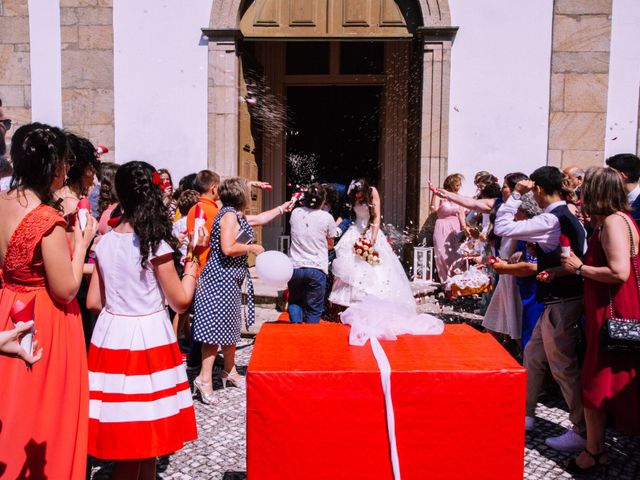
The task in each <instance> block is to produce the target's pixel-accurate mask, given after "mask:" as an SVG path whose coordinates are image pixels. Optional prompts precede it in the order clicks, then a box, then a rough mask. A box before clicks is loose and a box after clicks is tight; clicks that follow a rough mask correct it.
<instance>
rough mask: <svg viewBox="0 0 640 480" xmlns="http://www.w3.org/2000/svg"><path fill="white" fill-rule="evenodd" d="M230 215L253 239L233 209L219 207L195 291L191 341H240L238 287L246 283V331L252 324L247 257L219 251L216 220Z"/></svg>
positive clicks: (253, 310)
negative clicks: (207, 253) (205, 261)
mask: <svg viewBox="0 0 640 480" xmlns="http://www.w3.org/2000/svg"><path fill="white" fill-rule="evenodd" d="M229 212H233V213H235V214H236V216H237V218H238V223H239V224H240V229H241V230H242V231H244V232H245V233H246V234H247V235H249V236H250V237H251V240H252V241H253V239H254V233H253V229H252V228H251V227H250V226H249V224H248V223H247V220H246V219H245V218H244V217H243V216H242V215H240V214H239V213H238V212H237V211H236V209H235V208H233V207H223V208H222V209H220V211H219V212H218V215H217V216H216V218H215V220H214V222H213V225H212V227H211V240H210V245H211V251H210V253H209V258H208V260H207V263H206V264H205V266H204V268H203V270H202V273H201V274H200V281H199V283H198V289H197V291H196V298H195V305H194V307H195V310H194V316H193V338H194V339H195V340H197V341H199V342H202V343H206V344H209V345H235V344H236V343H238V341H239V340H240V326H241V322H242V284H243V282H244V281H245V280H246V281H247V287H248V288H247V289H248V302H247V303H248V305H247V306H248V309H247V310H248V311H247V327H250V326H251V325H253V323H254V321H255V307H254V303H253V284H252V283H251V278H250V277H249V268H248V264H247V256H246V255H243V256H240V257H228V256H226V255H225V254H224V253H222V248H221V247H220V220H221V219H222V217H223V215H224V214H225V213H229Z"/></svg>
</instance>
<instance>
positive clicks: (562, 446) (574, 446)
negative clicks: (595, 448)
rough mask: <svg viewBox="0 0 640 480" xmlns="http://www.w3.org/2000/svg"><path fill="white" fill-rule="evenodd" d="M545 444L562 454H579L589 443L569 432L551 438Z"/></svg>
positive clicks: (571, 431)
mask: <svg viewBox="0 0 640 480" xmlns="http://www.w3.org/2000/svg"><path fill="white" fill-rule="evenodd" d="M544 443H546V444H547V445H548V446H550V447H551V448H553V449H555V450H560V451H561V452H579V451H581V450H584V447H585V446H586V444H587V441H586V440H585V439H584V438H582V437H581V436H580V435H578V434H577V433H576V432H574V431H573V430H567V431H566V432H565V433H563V434H562V435H560V436H559V437H549V438H547V439H546V440H545V441H544Z"/></svg>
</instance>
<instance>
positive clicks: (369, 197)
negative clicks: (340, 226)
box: [347, 178, 375, 223]
mask: <svg viewBox="0 0 640 480" xmlns="http://www.w3.org/2000/svg"><path fill="white" fill-rule="evenodd" d="M360 192H362V193H363V194H364V201H363V202H362V203H366V204H367V205H368V206H369V223H373V221H374V219H375V214H374V211H373V190H372V188H371V186H370V185H369V183H368V182H367V181H366V180H365V179H364V178H360V179H358V180H353V181H352V182H351V184H350V185H349V190H347V197H348V199H349V205H351V208H353V207H355V206H356V194H358V193H360Z"/></svg>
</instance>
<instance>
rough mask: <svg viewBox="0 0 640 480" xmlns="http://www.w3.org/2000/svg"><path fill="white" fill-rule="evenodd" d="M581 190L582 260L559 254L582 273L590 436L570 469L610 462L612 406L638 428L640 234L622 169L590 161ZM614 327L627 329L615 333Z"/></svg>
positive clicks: (619, 418) (625, 425) (630, 428)
mask: <svg viewBox="0 0 640 480" xmlns="http://www.w3.org/2000/svg"><path fill="white" fill-rule="evenodd" d="M582 192H583V197H582V200H583V210H584V211H585V212H586V214H587V215H588V216H589V217H591V222H592V224H593V227H594V230H593V235H592V236H591V239H590V241H589V248H588V250H587V254H586V256H585V261H584V264H583V263H582V261H581V260H580V259H579V258H578V257H576V256H575V255H574V254H573V253H570V254H569V255H566V254H563V259H562V263H563V266H564V268H565V269H566V271H567V272H568V273H570V274H576V275H582V276H583V277H584V279H585V282H584V299H585V309H584V311H585V316H586V318H585V335H586V339H587V350H586V353H585V359H584V365H583V370H582V391H583V401H584V416H585V420H586V424H587V444H586V447H585V449H584V450H583V452H582V453H580V455H578V456H577V457H576V458H575V459H572V460H570V461H569V462H568V463H567V465H566V466H567V469H568V470H569V471H570V472H572V473H585V472H588V471H592V470H596V469H598V468H601V467H604V466H606V465H607V463H608V459H607V453H606V451H605V445H604V439H605V428H606V421H607V415H608V414H613V416H614V419H615V425H616V429H617V430H620V431H623V432H625V433H638V432H640V337H637V338H636V340H635V341H634V340H633V338H634V331H635V332H640V323H639V322H640V274H639V273H638V251H639V249H640V245H639V244H638V239H639V237H640V235H639V233H638V227H637V226H636V224H635V222H634V221H633V219H632V218H631V215H630V214H629V204H628V201H627V195H626V192H625V190H624V184H623V181H622V178H621V177H620V175H619V174H618V172H617V171H615V170H613V169H611V168H601V167H598V168H590V169H589V170H588V171H587V173H586V176H585V180H584V184H583V190H582ZM616 328H617V329H618V330H620V329H622V330H623V331H624V332H626V333H623V334H622V335H621V336H620V338H618V339H616V338H612V333H613V337H615V336H616V333H615V330H616ZM612 329H613V330H612ZM634 344H635V345H634Z"/></svg>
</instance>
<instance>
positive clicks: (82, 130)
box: [60, 0, 115, 160]
mask: <svg viewBox="0 0 640 480" xmlns="http://www.w3.org/2000/svg"><path fill="white" fill-rule="evenodd" d="M60 24H61V25H60V35H61V41H62V123H63V125H64V127H65V128H66V129H68V130H71V131H73V132H76V133H78V134H80V135H83V136H86V137H87V138H89V139H90V140H91V141H92V142H93V143H94V144H96V145H97V144H103V145H106V146H107V147H108V148H109V150H110V153H109V154H108V156H107V157H106V160H112V159H113V158H114V157H113V150H114V143H115V142H114V114H113V105H114V100H113V5H112V0H60Z"/></svg>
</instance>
